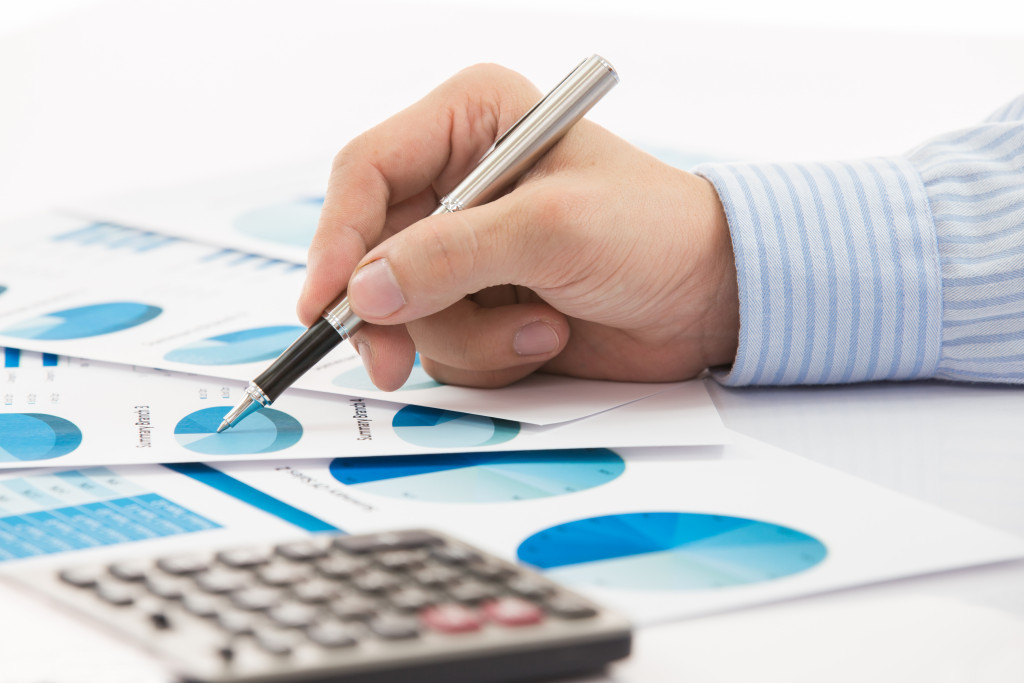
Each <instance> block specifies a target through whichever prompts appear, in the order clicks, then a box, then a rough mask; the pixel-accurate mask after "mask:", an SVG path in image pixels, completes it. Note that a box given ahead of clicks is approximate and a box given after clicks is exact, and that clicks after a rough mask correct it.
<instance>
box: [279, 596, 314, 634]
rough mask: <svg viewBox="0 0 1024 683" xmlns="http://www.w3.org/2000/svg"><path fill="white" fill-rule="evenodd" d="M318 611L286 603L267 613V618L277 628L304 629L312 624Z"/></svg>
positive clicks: (311, 607) (307, 606)
mask: <svg viewBox="0 0 1024 683" xmlns="http://www.w3.org/2000/svg"><path fill="white" fill-rule="evenodd" d="M318 615H319V610H318V609H317V608H316V607H313V606H311V605H303V604H301V603H297V602H286V603H283V604H280V605H275V606H273V607H271V608H270V609H269V610H268V611H267V616H269V617H270V618H271V620H273V622H274V623H275V624H277V625H278V626H284V627H285V628H305V627H307V626H310V625H312V624H313V622H315V621H316V618H317V616H318Z"/></svg>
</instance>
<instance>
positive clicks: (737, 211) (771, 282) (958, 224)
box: [695, 96, 1024, 385]
mask: <svg viewBox="0 0 1024 683" xmlns="http://www.w3.org/2000/svg"><path fill="white" fill-rule="evenodd" d="M695 171H696V172H697V173H698V174H699V175H702V176H704V177H706V178H708V179H709V180H710V181H711V182H712V183H713V184H714V186H715V188H716V190H717V191H718V194H719V197H720V198H721V200H722V204H723V206H724V207H725V211H726V217H727V218H728V221H729V229H730V231H731V233H732V241H733V249H734V252H735V255H736V268H737V275H738V278H739V291H740V340H739V349H738V352H737V356H736V360H735V362H734V364H733V366H732V368H731V369H730V370H728V371H722V372H718V373H716V375H717V376H718V377H719V379H720V380H721V381H722V382H724V383H726V384H729V385H746V384H825V383H845V382H860V381H869V380H881V379H894V380H910V379H922V378H927V377H940V378H946V379H955V380H973V381H998V382H1017V383H1024V96H1021V97H1019V98H1018V99H1016V100H1014V101H1013V102H1010V103H1009V104H1007V105H1006V106H1005V107H1003V108H1002V109H1000V110H999V111H998V112H996V114H994V115H993V116H992V117H990V118H989V119H988V120H987V121H986V122H985V123H983V124H981V125H979V126H976V127H973V128H970V129H966V130H962V131H957V132H954V133H950V134H948V135H945V136H942V137H940V138H937V139H935V140H932V141H930V142H929V143H927V144H925V145H923V146H921V147H920V148H918V149H916V150H914V151H912V152H911V153H910V154H908V155H906V156H904V157H893V158H878V159H866V160H860V161H851V162H833V163H797V164H707V165H703V166H700V167H698V168H697V169H696V170H695Z"/></svg>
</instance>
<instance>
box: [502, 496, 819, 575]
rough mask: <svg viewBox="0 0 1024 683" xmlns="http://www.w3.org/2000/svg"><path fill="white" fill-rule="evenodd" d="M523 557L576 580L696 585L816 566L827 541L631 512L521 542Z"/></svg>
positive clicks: (714, 520) (738, 521)
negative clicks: (824, 542)
mask: <svg viewBox="0 0 1024 683" xmlns="http://www.w3.org/2000/svg"><path fill="white" fill-rule="evenodd" d="M517 554H518V557H519V559H520V560H521V561H523V562H525V563H527V564H531V565H533V566H535V567H539V568H540V569H543V570H547V572H548V573H549V574H550V576H551V577H552V578H553V579H555V580H556V581H564V582H565V583H567V584H572V585H575V586H597V587H605V588H626V589H633V590H663V591H695V590H708V589H721V588H728V587H730V586H740V585H744V584H751V583H758V582H762V581H771V580H774V579H779V578H782V577H784V576H789V575H791V574H796V573H798V572H802V571H805V570H807V569H810V568H811V567H813V566H815V565H816V564H818V563H819V562H821V561H822V560H823V559H825V556H826V555H827V554H828V551H827V549H826V547H825V545H824V544H823V543H822V542H821V541H819V540H818V539H816V538H814V537H813V536H809V535H808V534H805V533H803V532H801V531H797V530H795V529H791V528H789V527H785V526H780V525H778V524H771V523H769V522H761V521H757V520H753V519H745V518H742V517H727V516H722V515H708V514H700V513H690V512H635V513H626V514H614V515H606V516H601V517H590V518H587V519H580V520H576V521H572V522H567V523H565V524H560V525H558V526H554V527H551V528H548V529H545V530H543V531H540V532H538V533H536V534H534V535H532V536H530V537H529V538H527V539H526V540H525V541H523V542H522V543H521V544H520V546H519V549H518V551H517Z"/></svg>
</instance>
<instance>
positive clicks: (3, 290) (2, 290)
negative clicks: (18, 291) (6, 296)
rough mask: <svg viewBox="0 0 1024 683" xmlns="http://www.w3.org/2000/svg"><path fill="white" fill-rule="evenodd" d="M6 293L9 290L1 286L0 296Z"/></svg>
mask: <svg viewBox="0 0 1024 683" xmlns="http://www.w3.org/2000/svg"><path fill="white" fill-rule="evenodd" d="M6 291H7V288H6V287H4V286H3V285H0V294H3V293H4V292H6Z"/></svg>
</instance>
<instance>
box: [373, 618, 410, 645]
mask: <svg viewBox="0 0 1024 683" xmlns="http://www.w3.org/2000/svg"><path fill="white" fill-rule="evenodd" d="M369 626H370V630H371V631H373V633H374V634H376V635H377V636H378V637H379V638H383V639H384V640H405V639H408V638H415V637H417V636H419V634H420V622H419V619H416V618H415V617H404V616H398V615H392V614H385V615H381V616H379V617H376V618H375V619H371V620H370V623H369Z"/></svg>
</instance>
